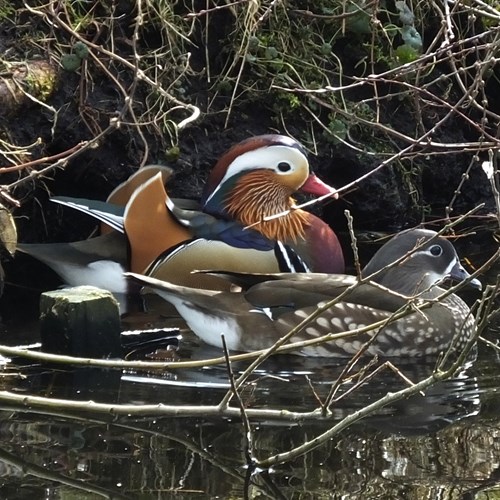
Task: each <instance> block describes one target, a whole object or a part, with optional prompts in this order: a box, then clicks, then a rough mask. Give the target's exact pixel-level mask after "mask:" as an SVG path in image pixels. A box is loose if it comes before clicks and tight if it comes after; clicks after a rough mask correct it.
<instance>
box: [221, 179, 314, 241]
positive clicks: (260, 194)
mask: <svg viewBox="0 0 500 500" xmlns="http://www.w3.org/2000/svg"><path fill="white" fill-rule="evenodd" d="M291 194H292V190H291V189H290V188H289V187H287V186H285V185H283V184H280V183H277V182H275V181H274V182H273V178H272V176H270V175H266V173H265V172H262V171H256V172H252V173H249V174H247V175H246V176H245V177H244V178H242V179H240V180H239V181H238V182H236V183H235V185H234V186H233V189H231V192H230V193H229V194H228V196H227V197H226V199H225V203H224V206H225V210H226V211H227V213H228V214H229V215H230V216H231V217H232V218H234V219H235V220H237V221H238V222H240V223H241V224H242V225H243V226H251V227H252V229H254V230H256V231H258V232H260V233H261V234H262V235H263V236H265V237H266V238H269V239H271V240H281V241H297V239H299V238H304V235H305V226H306V224H307V221H308V212H305V211H304V210H291V208H292V206H293V205H294V200H293V198H292V197H291ZM287 210H290V212H289V213H287V214H286V215H282V216H280V217H276V218H273V219H271V220H264V219H265V218H267V217H270V216H273V215H277V214H280V213H283V212H286V211H287Z"/></svg>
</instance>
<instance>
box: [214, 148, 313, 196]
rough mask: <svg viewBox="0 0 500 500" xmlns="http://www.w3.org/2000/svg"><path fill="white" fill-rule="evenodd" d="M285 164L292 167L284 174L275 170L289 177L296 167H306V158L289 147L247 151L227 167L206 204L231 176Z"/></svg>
mask: <svg viewBox="0 0 500 500" xmlns="http://www.w3.org/2000/svg"><path fill="white" fill-rule="evenodd" d="M283 161H285V162H287V163H289V164H290V166H291V167H292V168H291V169H290V170H288V171H286V172H280V171H279V170H276V173H277V174H278V175H279V174H281V175H289V174H290V172H293V171H294V170H295V169H296V168H297V166H300V165H304V166H306V167H307V166H308V162H307V158H306V157H305V156H304V154H303V153H301V152H300V151H299V150H298V149H296V148H293V147H290V146H267V147H263V148H259V149H254V150H253V151H248V152H246V153H243V154H241V155H239V156H237V157H236V158H235V159H234V160H233V162H232V163H231V164H230V165H229V167H228V169H227V170H226V173H225V174H224V177H223V178H222V180H221V181H220V183H219V185H218V186H217V188H216V189H214V191H213V192H212V194H211V195H210V196H209V197H208V198H207V201H206V203H208V202H209V201H210V200H211V199H212V197H213V196H214V195H215V194H216V193H217V191H219V189H220V188H221V186H222V185H223V184H224V183H225V182H226V181H227V180H228V179H229V178H230V177H232V176H233V175H236V174H239V173H241V172H244V171H246V170H256V169H258V168H266V169H269V168H273V167H275V166H276V165H278V164H279V163H281V162H283Z"/></svg>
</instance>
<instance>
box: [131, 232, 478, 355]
mask: <svg viewBox="0 0 500 500" xmlns="http://www.w3.org/2000/svg"><path fill="white" fill-rule="evenodd" d="M126 276H128V277H130V278H132V279H133V280H134V281H135V282H137V283H139V284H140V285H143V286H146V287H148V288H152V289H153V290H154V291H155V292H156V293H157V294H158V295H160V297H162V298H163V299H165V300H167V301H168V302H170V303H171V304H172V305H174V306H175V308H176V309H177V311H178V312H179V314H180V315H181V316H182V317H183V318H184V320H185V321H186V322H187V324H188V326H189V327H190V328H191V329H192V330H193V332H194V333H195V334H196V335H197V336H198V337H199V338H200V339H202V340H203V341H204V342H206V343H207V344H210V345H213V346H216V347H221V346H222V341H221V334H224V338H225V342H226V345H227V347H228V348H229V349H230V350H235V351H254V350H260V349H265V348H268V347H270V346H271V345H273V344H274V343H275V342H276V341H277V340H279V339H280V338H281V337H283V336H284V335H286V334H287V333H288V332H289V331H290V330H291V329H292V328H294V327H296V326H297V325H298V324H300V323H301V322H302V321H303V320H304V319H305V318H307V317H308V316H309V315H310V314H311V313H313V312H314V311H316V309H317V308H318V307H321V306H323V305H325V304H326V303H327V302H329V301H331V300H332V299H335V298H339V301H338V302H337V303H335V304H334V305H332V306H331V307H329V308H328V309H326V310H325V311H324V312H322V313H321V314H320V315H319V316H317V317H316V318H314V319H313V320H312V321H311V322H310V323H309V324H308V325H307V326H305V327H304V328H303V329H302V330H300V331H298V332H297V333H296V334H295V335H294V336H292V338H291V339H290V340H289V342H299V341H312V340H314V339H317V338H319V337H321V336H323V335H327V334H335V333H341V332H349V331H352V330H353V329H356V328H361V327H365V326H367V325H371V324H373V323H377V322H381V321H387V324H384V325H383V326H382V327H381V328H379V332H378V335H377V336H376V338H375V340H374V342H373V343H372V344H371V345H370V346H369V347H368V349H367V352H368V353H369V354H372V355H375V354H377V355H382V356H411V357H418V356H428V355H435V354H438V353H441V352H443V351H446V350H447V349H448V348H449V347H450V345H452V343H453V345H454V347H455V348H457V349H460V348H461V347H463V346H464V344H465V342H466V341H467V340H468V339H469V338H470V337H471V335H472V334H473V332H474V330H475V320H474V317H473V315H472V313H471V312H470V310H469V307H468V306H467V305H466V304H465V302H463V301H462V299H460V298H459V297H458V296H457V295H455V294H450V295H447V296H446V297H444V298H440V299H439V300H438V301H435V302H432V299H436V298H437V297H439V296H440V295H441V294H443V292H444V290H443V289H442V288H440V287H439V283H440V282H441V281H442V280H443V279H445V278H453V279H455V280H459V281H463V280H466V279H470V275H469V274H468V273H467V271H465V269H464V268H463V267H462V266H461V264H460V261H459V258H458V256H457V253H456V251H455V248H454V247H453V245H452V244H451V243H450V242H449V241H448V240H446V239H444V238H443V237H441V236H438V235H437V233H436V232H434V231H430V230H425V229H411V230H407V231H404V232H401V233H399V234H398V235H396V236H395V237H393V238H392V239H391V240H390V241H388V242H387V243H386V244H385V245H383V246H382V247H381V248H380V249H379V250H378V252H377V253H376V254H375V255H374V256H373V258H372V259H371V261H370V262H369V263H368V264H367V266H366V267H365V268H364V270H363V272H362V282H361V283H359V280H358V279H357V278H356V277H354V276H347V275H335V274H319V273H298V274H294V273H290V274H286V273H278V274H274V275H261V276H259V275H255V274H250V275H242V274H240V275H228V276H227V277H228V279H232V280H233V281H234V283H235V284H237V285H239V286H241V287H242V291H241V292H217V291H210V290H199V289H196V288H188V287H184V286H178V285H173V284H171V283H167V282H164V281H160V280H157V279H154V278H151V277H148V276H142V275H138V274H133V273H127V274H126ZM368 279H369V280H371V281H368ZM470 284H472V285H473V286H475V287H477V288H480V287H481V283H480V282H479V281H478V280H477V279H473V280H471V281H470ZM429 299H430V300H431V302H430V304H429V303H427V305H428V307H425V308H424V309H422V311H419V310H417V307H418V305H419V304H420V303H422V302H423V301H425V300H429ZM409 301H414V302H413V304H414V305H413V306H410V308H409V309H408V314H406V315H404V316H403V317H399V318H397V319H392V318H391V317H392V315H393V314H394V313H395V312H396V311H399V310H401V309H402V308H403V307H404V306H405V305H407V304H408V303H409ZM429 305H430V306H429ZM379 324H380V323H379ZM373 335H374V331H370V332H369V333H364V334H357V335H356V337H352V336H351V337H345V338H339V339H335V340H330V341H328V342H326V343H321V344H316V345H308V346H306V347H302V348H299V349H298V350H296V351H293V353H294V354H299V355H306V356H339V357H340V356H351V355H353V354H354V353H356V352H357V351H358V350H359V349H360V347H361V346H362V345H363V343H364V342H366V341H367V340H368V339H370V338H371V337H372V336H373Z"/></svg>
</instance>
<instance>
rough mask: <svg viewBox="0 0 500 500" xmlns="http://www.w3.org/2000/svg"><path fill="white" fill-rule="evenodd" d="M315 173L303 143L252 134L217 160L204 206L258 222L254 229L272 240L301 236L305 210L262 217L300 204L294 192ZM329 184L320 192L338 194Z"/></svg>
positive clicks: (244, 221)
mask: <svg viewBox="0 0 500 500" xmlns="http://www.w3.org/2000/svg"><path fill="white" fill-rule="evenodd" d="M309 178H310V172H309V162H308V160H307V156H306V154H305V151H304V149H303V147H302V145H301V144H300V143H299V142H297V141H295V140H294V139H292V138H290V137H287V136H284V135H277V134H269V135H261V136H256V137H251V138H249V139H246V140H245V141H242V142H240V143H239V144H237V145H235V146H233V147H232V148H231V149H229V151H227V152H226V153H225V154H224V155H223V156H222V157H221V158H220V159H219V161H218V162H217V164H216V165H215V167H214V169H213V170H212V172H211V174H210V176H209V179H208V181H207V184H206V186H205V192H204V195H203V198H202V203H203V205H204V211H205V212H207V213H211V214H213V215H217V216H220V217H225V218H229V219H234V220H237V221H239V222H241V224H243V225H245V226H250V225H254V224H256V225H255V226H254V229H255V230H257V231H259V232H261V233H262V234H264V235H265V236H266V237H268V238H270V239H282V238H285V239H288V238H291V239H296V238H297V237H299V236H303V231H304V230H303V225H304V223H305V221H306V220H307V214H305V213H304V212H302V213H299V211H294V212H292V213H290V214H288V215H286V216H283V217H279V218H277V219H273V220H271V221H262V219H263V218H265V217H268V216H271V215H276V214H279V213H281V212H284V211H286V210H289V209H290V208H291V207H292V205H293V203H294V201H293V199H292V198H291V195H292V194H293V193H294V192H296V191H297V190H299V189H300V188H301V187H302V186H304V185H305V184H306V181H308V179H309ZM318 185H319V184H316V186H318ZM323 189H324V192H323V193H318V192H317V191H316V192H314V194H326V193H328V192H331V193H332V194H333V193H334V189H333V188H331V187H330V186H327V185H326V184H324V185H323ZM329 190H330V191H329Z"/></svg>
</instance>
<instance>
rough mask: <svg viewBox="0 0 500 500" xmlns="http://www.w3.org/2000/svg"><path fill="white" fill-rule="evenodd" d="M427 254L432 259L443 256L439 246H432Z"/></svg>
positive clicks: (441, 248)
mask: <svg viewBox="0 0 500 500" xmlns="http://www.w3.org/2000/svg"><path fill="white" fill-rule="evenodd" d="M429 252H430V254H431V255H432V256H434V257H440V256H441V255H443V247H442V246H441V245H432V246H431V247H430V248H429Z"/></svg>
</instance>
